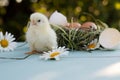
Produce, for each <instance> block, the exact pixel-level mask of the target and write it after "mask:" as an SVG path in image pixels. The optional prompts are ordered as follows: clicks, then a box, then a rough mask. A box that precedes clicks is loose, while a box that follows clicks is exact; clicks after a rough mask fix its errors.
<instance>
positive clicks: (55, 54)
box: [50, 52, 60, 58]
mask: <svg viewBox="0 0 120 80" xmlns="http://www.w3.org/2000/svg"><path fill="white" fill-rule="evenodd" d="M59 54H60V52H53V53H51V54H50V57H51V58H54V57H55V56H57V55H59Z"/></svg>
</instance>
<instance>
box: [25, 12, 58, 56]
mask: <svg viewBox="0 0 120 80" xmlns="http://www.w3.org/2000/svg"><path fill="white" fill-rule="evenodd" d="M26 40H27V42H28V44H29V47H30V49H31V52H28V54H34V53H38V52H43V51H48V50H52V49H53V48H55V47H57V36H56V33H55V31H54V30H53V29H52V28H51V27H50V24H49V22H48V18H47V17H46V16H44V15H43V14H41V13H37V12H36V13H33V14H31V16H30V26H29V28H28V31H27V32H26Z"/></svg>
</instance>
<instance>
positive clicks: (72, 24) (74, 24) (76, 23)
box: [66, 22, 81, 29]
mask: <svg viewBox="0 0 120 80" xmlns="http://www.w3.org/2000/svg"><path fill="white" fill-rule="evenodd" d="M66 27H67V28H69V29H71V28H72V29H77V28H80V27H81V24H80V23H78V22H73V23H67V25H66Z"/></svg>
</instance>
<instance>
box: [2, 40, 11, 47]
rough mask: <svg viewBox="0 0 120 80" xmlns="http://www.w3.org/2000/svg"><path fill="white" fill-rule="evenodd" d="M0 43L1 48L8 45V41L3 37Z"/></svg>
mask: <svg viewBox="0 0 120 80" xmlns="http://www.w3.org/2000/svg"><path fill="white" fill-rule="evenodd" d="M0 44H1V46H2V47H3V48H5V47H7V46H8V44H9V42H8V41H7V40H6V39H3V40H1V41H0Z"/></svg>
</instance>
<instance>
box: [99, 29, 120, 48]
mask: <svg viewBox="0 0 120 80" xmlns="http://www.w3.org/2000/svg"><path fill="white" fill-rule="evenodd" d="M99 43H100V45H101V46H102V47H104V48H105V49H107V50H114V49H118V47H119V45H120V32H119V31H118V30H117V29H114V28H106V29H105V30H104V31H103V32H102V33H101V34H100V36H99Z"/></svg>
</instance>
